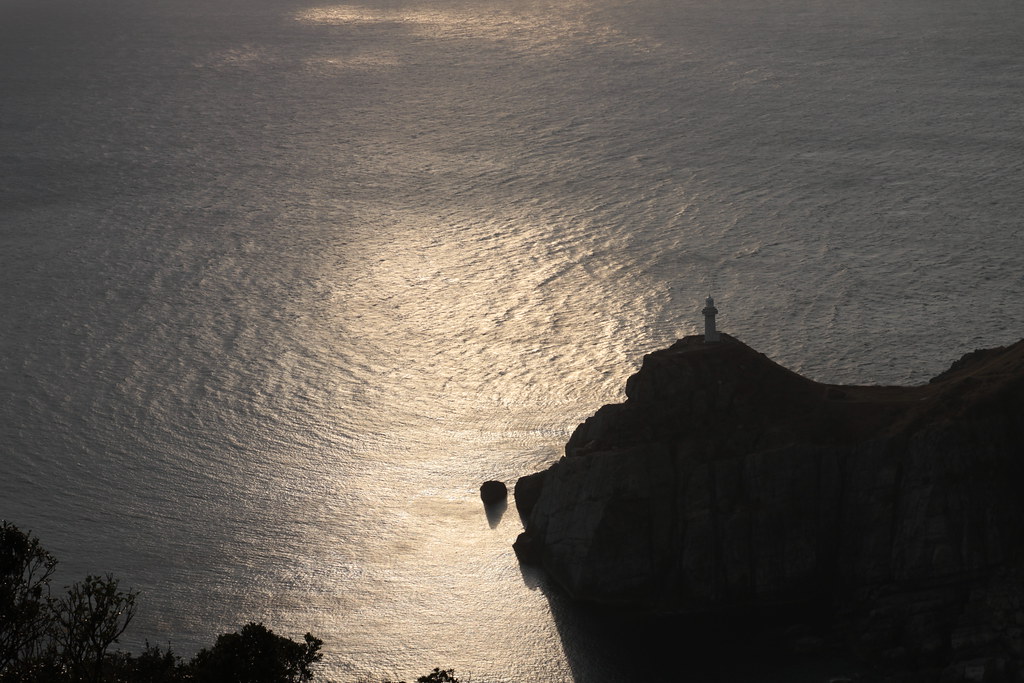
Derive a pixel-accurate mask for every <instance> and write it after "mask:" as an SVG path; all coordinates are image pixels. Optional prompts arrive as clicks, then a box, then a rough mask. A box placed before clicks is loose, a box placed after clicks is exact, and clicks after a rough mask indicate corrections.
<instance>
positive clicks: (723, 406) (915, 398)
mask: <svg viewBox="0 0 1024 683" xmlns="http://www.w3.org/2000/svg"><path fill="white" fill-rule="evenodd" d="M626 395H627V400H626V401H625V402H624V403H621V404H617V405H607V406H604V407H602V408H601V409H600V410H598V411H597V413H596V414H594V415H593V416H592V417H590V418H589V419H587V420H586V422H584V423H583V424H582V425H580V426H579V427H578V428H577V429H576V431H575V433H573V435H572V437H571V438H570V439H569V442H568V443H567V444H566V449H565V457H564V458H562V459H561V460H559V461H558V462H556V463H555V464H554V465H552V466H551V467H550V468H549V469H548V470H546V471H545V472H541V473H538V474H535V475H530V476H528V477H524V478H523V479H520V481H519V482H518V483H517V485H516V492H515V493H516V504H517V506H518V507H519V511H520V515H521V517H522V518H523V520H524V525H525V531H524V532H523V534H521V535H520V537H519V539H518V540H517V541H516V544H515V547H516V552H517V554H518V555H519V557H520V559H521V560H522V561H523V562H527V563H534V564H539V565H542V566H543V567H544V568H545V569H546V571H547V573H548V574H549V575H550V577H551V578H552V579H553V580H554V581H555V582H556V583H557V584H558V585H559V586H560V587H561V588H563V589H564V590H565V591H566V592H567V593H568V594H569V595H571V596H572V597H574V598H576V599H578V600H581V601H586V602H591V603H601V604H605V605H611V606H615V607H617V608H622V609H628V610H630V611H636V610H641V611H647V612H655V613H662V614H665V613H668V614H690V615H698V614H713V613H723V612H728V613H730V614H735V615H741V616H742V615H752V614H760V615H763V614H765V613H769V614H770V613H772V612H773V611H785V610H788V609H790V608H793V609H795V608H798V607H800V608H803V607H811V608H812V609H814V610H815V611H816V612H817V613H819V614H821V615H823V618H825V619H827V620H828V621H829V623H831V624H836V625H838V626H837V628H839V629H840V630H843V631H844V632H845V633H846V634H847V635H848V637H850V638H853V639H854V640H855V641H856V642H857V643H858V647H863V648H865V649H867V650H871V651H877V652H881V653H887V654H886V656H888V657H890V658H896V659H901V660H906V662H908V663H910V664H912V665H915V666H916V665H920V666H924V665H925V664H926V663H927V664H929V665H933V664H935V665H937V664H942V665H944V666H946V668H947V669H949V667H954V668H956V667H960V668H959V669H957V671H959V672H960V673H961V674H963V675H965V676H967V675H968V674H969V673H970V672H969V671H968V670H967V669H965V668H964V667H969V666H970V662H972V661H974V660H978V661H981V662H982V664H981V665H979V666H982V668H983V672H984V671H987V672H988V673H984V677H985V680H989V679H990V678H991V676H994V675H996V674H995V673H992V672H998V675H999V676H1004V675H1006V676H1011V675H1017V674H1015V673H1013V672H1014V671H1017V670H1020V671H1021V672H1024V666H1022V662H1024V631H1022V628H1024V582H1022V578H1024V341H1021V342H1018V343H1017V344H1014V345H1012V346H1008V347H1004V348H997V349H991V350H986V351H976V352H974V353H972V354H968V355H967V356H965V357H964V358H962V359H961V360H960V361H957V362H956V363H955V364H954V365H953V367H951V368H950V369H949V370H948V371H947V372H945V373H943V374H941V375H939V376H938V377H936V378H935V379H934V380H932V381H931V382H930V383H929V384H926V385H923V386H917V387H881V386H839V385H828V384H821V383H817V382H813V381H811V380H808V379H806V378H804V377H801V376H800V375H798V374H796V373H794V372H791V371H789V370H787V369H785V368H783V367H781V366H779V365H778V364H776V363H774V362H773V361H771V360H770V359H768V358H767V357H765V356H764V355H763V354H760V353H758V352H757V351H755V350H754V349H751V348H750V347H748V346H747V345H745V344H743V343H742V342H740V341H739V340H737V339H735V338H733V337H731V336H729V335H725V334H723V335H722V336H721V341H720V342H719V343H715V344H705V343H703V338H702V337H700V336H693V337H687V338H685V339H682V340H680V341H678V342H677V343H675V344H674V345H672V346H671V347H670V348H668V349H663V350H660V351H656V352H654V353H651V354H649V355H647V356H646V357H645V358H644V360H643V365H642V367H641V369H640V371H639V372H638V373H637V374H636V375H634V376H633V377H631V378H630V379H629V380H628V382H627V383H626ZM979 658H980V659H979ZM965 662H966V663H965ZM986 666H987V667H988V668H987V669H985V668H984V667H986ZM964 671H968V673H963V672H964ZM947 673H948V672H947ZM976 673H977V671H975V672H974V674H970V675H975V674H976ZM954 674H956V672H954ZM954 674H949V675H950V676H953V677H952V678H950V680H957V678H956V676H957V675H959V674H956V675H954ZM979 680H982V679H979ZM993 680H994V679H993Z"/></svg>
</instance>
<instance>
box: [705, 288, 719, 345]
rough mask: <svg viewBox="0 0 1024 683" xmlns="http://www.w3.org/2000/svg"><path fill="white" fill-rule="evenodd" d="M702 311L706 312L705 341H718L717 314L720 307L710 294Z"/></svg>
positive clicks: (706, 342)
mask: <svg viewBox="0 0 1024 683" xmlns="http://www.w3.org/2000/svg"><path fill="white" fill-rule="evenodd" d="M701 313H703V314H704V343H705V344H710V343H712V342H716V341H718V330H716V329H715V314H716V313H718V309H717V308H715V300H714V299H712V298H711V297H710V296H709V297H708V300H707V301H705V302H704V310H702V311H701Z"/></svg>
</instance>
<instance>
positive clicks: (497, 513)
mask: <svg viewBox="0 0 1024 683" xmlns="http://www.w3.org/2000/svg"><path fill="white" fill-rule="evenodd" d="M505 510H508V500H507V499H506V500H500V501H498V502H497V503H491V504H490V505H488V504H487V503H484V513H486V514H487V524H489V525H490V527H491V528H492V529H495V528H497V526H498V525H499V524H500V523H501V518H502V517H504V516H505Z"/></svg>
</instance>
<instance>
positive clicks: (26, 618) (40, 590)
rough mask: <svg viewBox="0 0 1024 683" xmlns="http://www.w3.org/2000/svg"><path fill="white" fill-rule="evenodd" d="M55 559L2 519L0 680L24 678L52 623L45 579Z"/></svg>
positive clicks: (40, 653)
mask: <svg viewBox="0 0 1024 683" xmlns="http://www.w3.org/2000/svg"><path fill="white" fill-rule="evenodd" d="M56 567H57V560H56V559H55V558H54V557H53V555H51V554H50V553H48V552H46V550H44V549H43V547H42V546H41V545H40V544H39V539H38V538H35V537H33V536H31V535H30V534H27V533H24V532H23V531H21V530H20V529H18V528H17V527H16V526H14V525H13V524H8V523H7V521H6V520H4V521H3V524H2V526H0V678H2V679H5V680H15V679H18V678H20V679H26V680H27V679H29V678H31V677H32V670H33V663H34V662H37V661H38V660H39V659H41V658H42V656H43V653H44V651H45V650H46V648H47V645H48V635H49V631H50V625H51V623H52V620H53V610H52V606H53V601H52V600H51V598H50V577H51V576H52V575H53V572H54V570H55V569H56Z"/></svg>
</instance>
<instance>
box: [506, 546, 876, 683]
mask: <svg viewBox="0 0 1024 683" xmlns="http://www.w3.org/2000/svg"><path fill="white" fill-rule="evenodd" d="M520 569H521V571H522V573H523V580H524V582H525V583H526V585H527V586H528V587H530V588H531V590H533V589H538V588H539V589H540V590H541V591H542V592H543V593H544V595H545V597H547V599H548V603H549V604H550V607H551V614H552V616H553V617H554V621H555V625H556V627H557V629H558V633H559V636H560V637H561V640H562V647H563V649H564V651H565V656H566V660H567V661H568V664H569V667H570V669H571V671H572V675H573V680H574V681H575V682H576V683H611V682H613V681H619V682H621V681H662V680H675V681H681V682H684V683H752V682H754V681H756V682H757V683H783V682H785V683H826V682H828V681H843V680H863V679H862V677H861V676H860V675H859V674H860V673H861V672H858V668H859V667H858V666H857V664H856V662H855V661H854V659H853V657H851V656H850V655H849V654H848V653H843V652H839V651H838V650H832V651H827V650H819V651H816V652H813V653H811V654H806V655H800V654H794V651H793V648H792V642H793V639H794V635H793V634H794V629H799V628H801V627H800V626H799V625H795V624H792V623H789V624H788V625H787V624H773V623H771V622H770V621H761V622H760V623H747V622H744V621H743V619H741V618H740V617H739V616H736V615H716V616H713V617H709V616H702V617H683V616H650V615H640V614H626V613H622V612H620V611H613V610H610V609H607V608H601V607H595V606H589V605H583V604H580V603H577V602H574V601H573V600H571V599H570V598H569V597H568V596H566V595H565V594H564V593H563V592H562V591H561V590H560V589H558V588H557V587H555V586H553V585H552V584H551V582H550V580H549V579H547V577H546V576H545V575H544V573H543V570H540V569H537V568H533V567H528V566H523V565H520ZM804 628H806V627H804ZM796 633H797V634H798V639H799V637H800V636H799V631H796ZM804 637H806V638H812V636H809V635H808V636H804Z"/></svg>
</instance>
